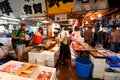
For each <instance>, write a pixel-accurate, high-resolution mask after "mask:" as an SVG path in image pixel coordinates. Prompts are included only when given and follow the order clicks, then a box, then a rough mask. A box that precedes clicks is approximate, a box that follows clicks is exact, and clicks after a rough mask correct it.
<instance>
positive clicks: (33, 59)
mask: <svg viewBox="0 0 120 80" xmlns="http://www.w3.org/2000/svg"><path fill="white" fill-rule="evenodd" d="M28 62H29V63H34V64H40V65H46V55H45V54H44V53H43V52H41V53H40V52H28Z"/></svg>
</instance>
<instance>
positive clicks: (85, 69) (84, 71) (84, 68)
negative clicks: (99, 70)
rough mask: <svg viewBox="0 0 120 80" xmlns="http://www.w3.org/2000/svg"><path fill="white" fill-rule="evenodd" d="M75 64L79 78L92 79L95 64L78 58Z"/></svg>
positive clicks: (86, 59)
mask: <svg viewBox="0 0 120 80" xmlns="http://www.w3.org/2000/svg"><path fill="white" fill-rule="evenodd" d="M75 63H76V72H77V75H78V76H80V77H82V78H88V77H90V73H91V71H92V66H93V63H92V62H91V61H90V60H89V59H88V58H84V57H78V58H76V59H75Z"/></svg>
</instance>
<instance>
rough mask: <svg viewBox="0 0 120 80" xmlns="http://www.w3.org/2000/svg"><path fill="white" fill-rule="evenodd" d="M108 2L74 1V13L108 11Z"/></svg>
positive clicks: (94, 0)
mask: <svg viewBox="0 0 120 80" xmlns="http://www.w3.org/2000/svg"><path fill="white" fill-rule="evenodd" d="M106 8H107V0H74V11H83V10H84V11H85V10H98V9H106Z"/></svg>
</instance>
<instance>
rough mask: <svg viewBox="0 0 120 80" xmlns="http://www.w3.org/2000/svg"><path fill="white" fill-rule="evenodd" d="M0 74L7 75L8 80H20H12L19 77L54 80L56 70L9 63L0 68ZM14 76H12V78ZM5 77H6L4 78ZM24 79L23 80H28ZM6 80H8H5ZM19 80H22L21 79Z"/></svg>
mask: <svg viewBox="0 0 120 80" xmlns="http://www.w3.org/2000/svg"><path fill="white" fill-rule="evenodd" d="M0 72H1V73H2V72H4V73H5V74H6V73H8V74H7V75H8V77H11V78H10V80H11V79H12V80H20V79H14V78H12V77H14V76H16V77H17V76H19V77H24V78H29V79H33V80H38V79H42V80H55V78H56V69H55V68H50V67H46V66H40V65H37V64H31V63H24V62H18V61H9V62H7V63H5V64H3V65H1V66H0ZM13 75H14V76H13ZM5 77H6V76H5ZM29 79H25V80H29ZM7 80H8V79H7ZM21 80H24V79H22V78H21Z"/></svg>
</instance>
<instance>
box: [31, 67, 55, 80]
mask: <svg viewBox="0 0 120 80" xmlns="http://www.w3.org/2000/svg"><path fill="white" fill-rule="evenodd" d="M42 71H45V72H52V76H51V78H50V80H56V68H51V67H46V66H41V65H39V66H38V68H37V69H36V70H35V71H34V72H33V73H32V75H31V77H30V78H32V79H35V80H36V79H37V76H38V75H39V73H40V72H42Z"/></svg>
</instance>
